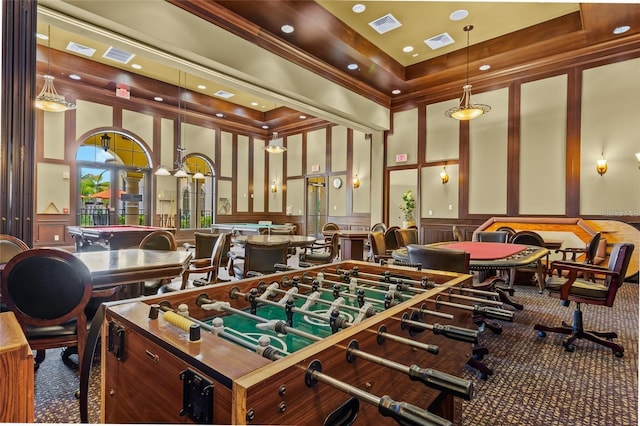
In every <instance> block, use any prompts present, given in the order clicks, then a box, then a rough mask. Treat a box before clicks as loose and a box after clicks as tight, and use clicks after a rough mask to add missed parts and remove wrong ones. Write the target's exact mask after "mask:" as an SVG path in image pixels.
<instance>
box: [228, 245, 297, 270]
mask: <svg viewBox="0 0 640 426" xmlns="http://www.w3.org/2000/svg"><path fill="white" fill-rule="evenodd" d="M288 249H289V243H288V242H284V243H277V244H264V243H261V244H258V243H252V242H250V241H247V242H246V243H245V245H244V256H240V255H237V254H233V253H232V254H231V259H230V261H229V274H232V276H234V277H235V278H238V279H242V278H246V277H249V276H257V275H264V274H272V273H274V272H276V271H277V268H276V266H275V265H281V264H285V265H286V264H287V252H288Z"/></svg>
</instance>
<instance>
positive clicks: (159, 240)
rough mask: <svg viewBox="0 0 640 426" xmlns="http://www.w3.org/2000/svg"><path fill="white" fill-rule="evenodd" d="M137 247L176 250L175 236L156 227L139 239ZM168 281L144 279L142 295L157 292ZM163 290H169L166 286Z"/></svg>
mask: <svg viewBox="0 0 640 426" xmlns="http://www.w3.org/2000/svg"><path fill="white" fill-rule="evenodd" d="M138 247H139V248H141V249H146V250H165V251H176V250H178V244H177V242H176V237H174V235H173V233H171V232H170V231H165V230H163V229H158V230H156V231H153V232H151V233H150V234H148V235H147V236H145V237H144V238H143V239H142V241H140V245H139V246H138ZM168 282H169V281H168V280H164V279H162V280H150V281H145V282H144V290H143V291H144V295H145V296H149V295H152V294H156V293H158V291H160V289H161V288H162V286H164V285H165V284H167V283H168ZM165 290H167V291H170V288H166V289H165Z"/></svg>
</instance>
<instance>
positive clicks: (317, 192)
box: [307, 177, 327, 238]
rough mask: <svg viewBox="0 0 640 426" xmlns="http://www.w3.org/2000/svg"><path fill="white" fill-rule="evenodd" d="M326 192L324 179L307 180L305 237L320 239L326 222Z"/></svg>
mask: <svg viewBox="0 0 640 426" xmlns="http://www.w3.org/2000/svg"><path fill="white" fill-rule="evenodd" d="M326 200H327V190H326V182H325V178H324V177H314V178H309V179H308V180H307V235H309V236H314V237H316V238H322V226H323V225H324V224H325V222H326V221H327V201H326Z"/></svg>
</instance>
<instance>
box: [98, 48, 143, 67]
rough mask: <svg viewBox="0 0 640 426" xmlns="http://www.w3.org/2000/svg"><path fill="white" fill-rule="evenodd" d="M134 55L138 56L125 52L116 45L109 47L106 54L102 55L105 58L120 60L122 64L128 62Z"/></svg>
mask: <svg viewBox="0 0 640 426" xmlns="http://www.w3.org/2000/svg"><path fill="white" fill-rule="evenodd" d="M134 56H136V55H135V54H134V53H129V52H125V51H124V50H119V49H116V48H115V47H110V48H108V49H107V51H106V52H105V53H104V55H102V57H103V58H107V59H111V60H112V61H116V62H120V63H121V64H128V63H129V61H130V60H131V59H133V57H134Z"/></svg>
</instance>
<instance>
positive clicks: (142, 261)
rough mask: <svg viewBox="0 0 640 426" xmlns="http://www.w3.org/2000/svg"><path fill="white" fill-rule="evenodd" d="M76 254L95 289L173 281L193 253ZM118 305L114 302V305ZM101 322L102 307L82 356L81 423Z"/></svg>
mask: <svg viewBox="0 0 640 426" xmlns="http://www.w3.org/2000/svg"><path fill="white" fill-rule="evenodd" d="M75 255H76V256H77V257H78V258H79V259H80V260H82V261H83V262H84V263H85V264H86V265H87V267H88V268H89V271H90V272H91V278H92V279H93V287H94V288H104V287H110V286H116V285H137V284H138V283H140V282H143V281H146V280H155V279H172V278H175V277H177V276H180V275H182V273H183V272H184V271H185V270H186V269H187V268H189V263H190V262H191V257H192V254H191V253H190V252H188V251H184V250H180V251H165V250H145V249H139V248H132V249H124V250H107V251H93V252H80V253H75ZM116 303H117V302H116ZM103 320H104V305H103V306H101V307H100V308H99V309H98V311H97V312H96V314H95V316H94V317H93V320H92V321H91V326H90V328H89V333H88V336H87V344H86V345H85V351H84V354H83V360H84V362H83V363H82V370H81V371H80V397H79V399H80V421H81V422H82V423H87V422H88V417H89V413H88V391H89V376H90V372H91V367H92V363H93V356H94V353H95V350H96V346H97V343H98V338H99V337H100V329H101V328H102V322H103Z"/></svg>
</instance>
